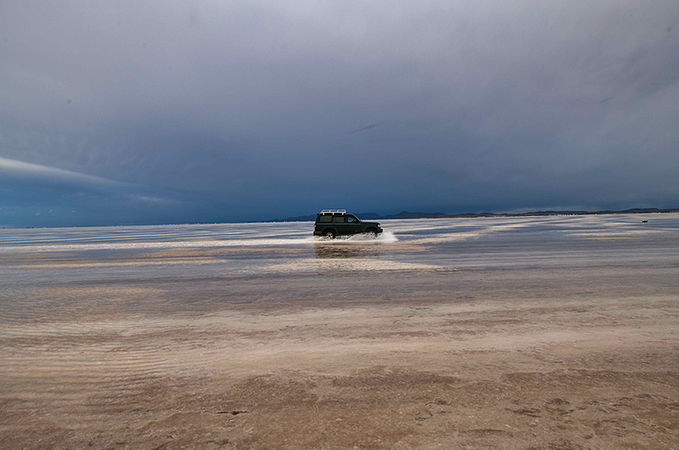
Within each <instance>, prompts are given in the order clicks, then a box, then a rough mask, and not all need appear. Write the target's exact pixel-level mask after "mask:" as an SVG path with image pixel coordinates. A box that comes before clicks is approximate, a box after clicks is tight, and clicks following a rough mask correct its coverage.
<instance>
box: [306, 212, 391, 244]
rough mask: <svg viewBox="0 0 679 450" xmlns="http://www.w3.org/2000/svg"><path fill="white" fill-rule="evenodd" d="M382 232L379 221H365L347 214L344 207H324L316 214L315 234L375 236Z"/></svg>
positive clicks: (331, 236) (327, 235)
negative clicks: (362, 234) (361, 234)
mask: <svg viewBox="0 0 679 450" xmlns="http://www.w3.org/2000/svg"><path fill="white" fill-rule="evenodd" d="M381 232H382V228H381V227H380V224H379V223H377V222H363V221H361V220H359V218H358V217H356V216H354V215H353V214H347V211H346V210H344V209H324V210H323V211H321V212H320V214H318V215H316V224H315V226H314V236H325V237H327V238H330V239H332V238H334V237H335V236H342V235H352V234H359V233H366V234H368V235H370V236H371V237H373V238H375V237H377V235H378V234H380V233H381Z"/></svg>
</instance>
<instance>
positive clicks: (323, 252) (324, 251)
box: [314, 243, 382, 259]
mask: <svg viewBox="0 0 679 450" xmlns="http://www.w3.org/2000/svg"><path fill="white" fill-rule="evenodd" d="M314 251H315V252H316V258H318V259H331V258H375V257H379V256H380V255H381V254H382V250H381V249H380V246H379V245H378V244H365V245H357V244H335V243H333V244H332V245H328V244H314Z"/></svg>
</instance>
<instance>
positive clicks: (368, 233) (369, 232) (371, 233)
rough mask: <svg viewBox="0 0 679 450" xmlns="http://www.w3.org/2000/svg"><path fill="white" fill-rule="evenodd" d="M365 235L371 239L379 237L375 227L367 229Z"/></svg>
mask: <svg viewBox="0 0 679 450" xmlns="http://www.w3.org/2000/svg"><path fill="white" fill-rule="evenodd" d="M365 235H366V236H368V238H369V239H377V231H375V230H373V229H370V230H366V232H365Z"/></svg>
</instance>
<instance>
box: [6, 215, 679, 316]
mask: <svg viewBox="0 0 679 450" xmlns="http://www.w3.org/2000/svg"><path fill="white" fill-rule="evenodd" d="M642 220H647V221H648V222H647V223H643V222H642ZM382 225H383V228H384V229H385V233H384V234H383V235H381V236H379V237H378V238H377V239H369V238H366V237H365V236H354V237H350V238H342V239H335V240H326V239H325V238H317V237H313V236H312V235H311V234H312V229H313V224H312V223H310V222H296V223H250V224H214V225H167V226H134V227H95V228H55V229H10V230H0V286H2V291H1V292H0V324H2V323H4V324H10V323H21V322H23V321H26V320H28V321H31V322H32V321H36V320H37V321H40V320H54V319H55V318H58V317H63V315H64V314H66V316H68V317H70V318H74V317H73V316H72V314H74V313H75V314H79V313H83V314H85V313H87V314H95V315H96V313H97V311H98V310H99V309H101V311H102V313H103V312H104V311H109V309H111V302H112V301H111V300H110V299H107V296H106V295H102V294H101V293H102V292H105V291H107V290H109V291H110V290H111V289H114V288H115V287H116V286H118V287H119V288H120V289H122V287H124V288H125V289H127V291H125V290H121V291H119V294H118V297H120V298H123V297H124V298H125V301H124V302H123V304H125V305H126V308H128V310H129V311H155V312H159V313H163V312H165V313H171V312H172V310H173V308H176V307H178V301H165V302H160V301H158V296H157V295H156V296H154V295H151V294H150V292H151V291H153V289H160V290H162V291H163V292H164V296H165V297H166V298H167V297H171V296H172V293H173V289H175V288H177V287H176V286H175V284H176V283H178V282H181V283H197V284H203V285H205V284H213V285H215V286H216V288H226V287H227V286H229V285H232V286H233V285H237V284H238V283H237V282H236V280H240V283H243V282H245V281H244V280H260V282H264V283H266V280H267V279H271V278H272V277H277V278H276V283H279V282H280V281H281V278H280V277H284V278H285V277H287V278H290V277H293V278H294V277H306V278H305V280H307V281H306V283H307V285H306V286H305V287H304V288H303V289H302V291H304V292H306V293H307V294H306V295H313V294H314V293H319V292H322V291H323V283H324V282H325V283H327V277H328V276H331V275H332V276H334V275H342V274H345V275H351V274H354V275H356V274H362V275H366V274H375V276H377V277H382V278H385V277H387V276H388V274H392V275H393V274H395V273H399V274H407V273H425V272H427V273H434V272H446V271H454V270H461V269H467V270H486V271H488V270H493V271H497V270H500V269H502V268H505V269H512V270H528V269H530V268H533V267H540V268H542V269H543V270H549V269H550V268H552V269H554V270H557V269H559V268H567V267H572V268H578V269H579V270H597V268H599V267H606V268H607V270H611V268H615V266H616V265H621V264H624V265H625V267H635V266H639V267H643V268H644V270H648V271H655V273H656V274H657V276H660V275H662V274H666V275H667V276H670V275H671V273H672V272H673V271H675V270H677V267H679V239H678V238H679V214H644V215H639V214H630V215H600V216H550V217H510V218H462V219H418V220H391V221H383V222H382ZM667 272H669V273H667ZM494 273H495V272H494ZM496 275H497V274H496ZM308 277H311V278H308ZM314 277H322V278H320V279H314ZM323 277H324V278H323ZM402 279H403V278H402ZM262 280H264V281H262ZM324 280H325V281H324ZM449 282H450V280H441V283H442V286H445V285H446V283H449ZM362 283H367V284H366V285H370V283H369V282H367V280H363V281H362ZM131 286H136V287H137V288H141V287H143V289H142V290H141V291H135V292H137V294H130V295H128V294H125V292H132V291H129V289H131ZM285 286H286V285H285V283H283V284H280V283H279V289H280V290H281V291H282V292H284V295H289V296H292V297H294V296H295V295H297V294H296V293H295V292H290V291H286V287H285ZM76 287H77V288H79V289H78V290H77V291H74V288H76ZM88 287H89V288H91V291H87V290H85V291H83V289H84V288H88ZM433 288H435V286H434V287H433ZM144 289H146V291H145V290H144ZM177 289H178V288H177ZM262 290H263V291H265V290H266V289H262ZM237 291H238V290H237V289H235V292H237ZM69 292H71V294H69ZM73 292H78V295H75V294H73ZM83 292H89V293H90V294H91V295H89V296H87V297H86V298H85V297H83V295H82V293H83ZM255 294H256V288H254V287H253V288H252V289H251V290H250V291H249V295H250V296H252V295H255ZM111 295H113V294H111ZM234 295H235V294H234ZM118 297H117V298H118ZM178 297H182V298H183V309H186V308H189V309H190V308H191V306H190V305H192V304H195V299H192V298H186V296H181V295H178ZM203 297H204V298H202V299H201V300H200V302H199V303H200V304H201V308H202V309H201V311H204V309H205V308H208V309H209V307H210V305H213V306H214V307H222V306H223V305H220V304H219V302H220V301H222V300H223V299H224V296H218V297H215V298H209V296H207V297H206V296H203ZM97 298H98V299H97ZM119 300H120V299H119ZM244 301H247V300H244ZM192 302H193V303H192ZM187 305H189V306H187ZM41 312H43V313H44V314H42V313H41ZM48 313H49V314H48Z"/></svg>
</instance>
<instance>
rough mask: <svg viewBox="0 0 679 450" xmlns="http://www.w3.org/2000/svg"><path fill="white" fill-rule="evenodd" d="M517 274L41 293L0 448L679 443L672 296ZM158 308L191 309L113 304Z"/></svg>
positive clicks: (12, 343) (1, 420) (578, 275)
mask: <svg viewBox="0 0 679 450" xmlns="http://www.w3.org/2000/svg"><path fill="white" fill-rule="evenodd" d="M672 270H674V269H673V268H667V271H668V273H666V274H664V275H663V274H662V273H656V276H658V277H666V276H667V275H671V271H672ZM512 272H513V271H512V270H504V269H503V270H498V271H497V272H496V273H488V271H478V270H468V271H466V270H458V271H443V272H441V271H438V272H437V271H426V270H421V271H390V272H384V273H370V274H362V273H345V274H341V273H339V274H337V273H335V274H334V275H329V274H326V275H321V276H311V275H306V276H294V277H281V278H275V277H274V278H271V277H263V278H251V279H247V280H240V281H238V280H231V281H230V282H229V283H226V282H224V281H223V280H222V281H221V282H220V281H218V280H209V281H205V280H203V281H200V280H198V281H193V282H186V281H184V282H181V283H179V282H177V283H173V282H170V281H165V282H157V281H156V282H154V283H149V284H148V285H144V284H143V283H138V284H137V285H134V286H131V285H125V283H115V284H110V283H103V282H102V284H101V285H99V286H94V285H92V283H88V284H86V285H83V286H73V287H69V288H59V289H51V290H50V289H45V290H42V291H35V292H33V293H32V295H33V296H39V297H41V298H52V299H59V300H60V302H61V303H60V304H59V305H58V308H57V309H58V311H61V315H56V316H55V317H53V318H52V319H51V320H48V319H46V318H43V319H41V320H39V321H36V323H33V324H30V323H29V324H21V325H14V326H12V327H9V328H8V329H6V330H5V332H4V333H3V338H2V339H1V340H0V357H1V359H2V361H3V364H2V368H0V382H1V385H0V386H1V388H2V389H1V394H0V396H1V400H0V402H1V403H0V404H1V405H2V407H1V409H0V434H1V435H2V439H1V440H0V447H2V448H8V449H10V448H12V449H14V448H86V447H95V448H147V449H157V448H167V449H170V448H227V449H229V448H234V449H236V448H260V449H266V448H289V449H294V448H327V449H334V448H371V449H381V448H423V449H424V448H439V447H442V448H479V449H480V448H517V449H579V448H582V449H586V448H592V449H595V448H596V449H620V448H634V449H637V448H648V449H656V448H679V436H678V433H679V360H678V355H679V352H678V350H679V336H678V334H677V333H678V331H679V328H678V327H677V325H678V324H679V309H678V307H677V306H678V303H677V296H676V295H675V294H676V291H675V288H674V286H673V285H672V284H671V283H670V284H663V283H662V282H660V280H655V281H654V280H649V279H648V276H649V274H646V273H644V270H643V269H634V270H632V269H631V270H629V271H625V270H620V268H616V269H615V270H609V271H608V272H607V271H606V270H605V269H601V270H598V271H573V269H563V268H562V269H554V268H552V269H550V270H549V271H548V272H549V273H545V270H543V269H540V268H534V269H531V270H526V269H522V270H520V271H517V272H516V273H512ZM670 278H671V277H670ZM663 279H665V278H663ZM642 280H646V281H645V282H644V281H642ZM319 283H322V286H323V289H322V290H323V292H324V294H323V295H320V294H319V293H318V291H317V289H318V286H319ZM518 285H522V286H523V289H520V290H519V289H518V288H517V286H518ZM566 285H567V286H568V287H566ZM371 292H372V294H371ZM293 294H294V295H293ZM220 295H221V297H220ZM151 298H154V299H156V301H157V302H177V301H179V302H180V303H181V299H182V298H183V299H185V300H186V301H187V302H188V301H191V302H193V305H194V307H193V308H191V312H187V311H184V312H177V313H175V314H172V315H166V314H162V315H161V314H151V313H147V314H143V313H140V312H139V311H137V312H132V313H126V312H124V311H126V310H127V309H128V308H118V309H116V305H121V306H122V305H127V306H128V307H129V309H132V310H133V311H134V308H131V307H130V305H134V304H136V303H139V302H140V299H145V301H149V299H151ZM219 298H223V299H224V302H225V304H224V306H223V307H222V308H220V309H219V311H216V312H215V311H214V308H212V307H210V308H208V307H207V306H206V307H205V308H204V309H205V310H204V311H201V308H200V307H197V306H196V305H200V304H202V303H201V302H203V301H204V300H205V299H211V301H210V302H209V303H210V304H212V305H214V304H215V303H218V299H219ZM234 299H241V300H246V299H250V301H242V302H240V303H235V300H234ZM313 299H315V300H313ZM55 301H56V300H55ZM48 303H49V302H47V301H46V302H45V305H47V304H48ZM69 305H70V306H69ZM77 305H80V306H78V308H80V309H85V310H83V311H80V312H78V308H76V306H77ZM83 305H85V306H86V305H90V307H91V309H89V310H86V309H87V308H84V306H83ZM94 305H99V306H98V307H95V306H94ZM102 305H108V307H104V306H102ZM45 308H47V306H45ZM208 309H209V311H208ZM47 312H49V309H47ZM47 316H48V314H47ZM83 317H87V320H83V319H82V318H83Z"/></svg>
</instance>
